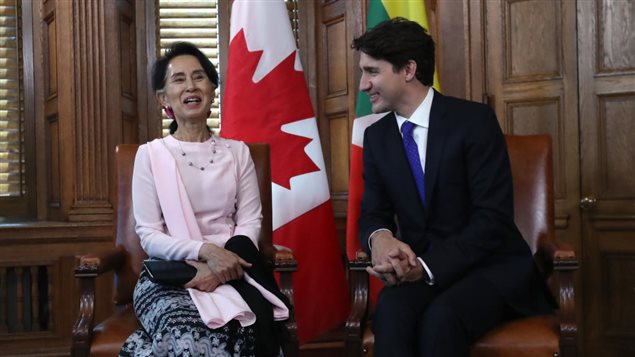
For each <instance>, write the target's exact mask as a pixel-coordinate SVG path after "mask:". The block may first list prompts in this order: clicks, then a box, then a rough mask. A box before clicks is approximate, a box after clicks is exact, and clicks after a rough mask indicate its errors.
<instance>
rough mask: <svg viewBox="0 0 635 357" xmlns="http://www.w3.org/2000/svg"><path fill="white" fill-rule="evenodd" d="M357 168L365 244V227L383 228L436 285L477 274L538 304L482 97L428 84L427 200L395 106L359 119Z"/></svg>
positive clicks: (528, 306)
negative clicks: (362, 125)
mask: <svg viewBox="0 0 635 357" xmlns="http://www.w3.org/2000/svg"><path fill="white" fill-rule="evenodd" d="M363 170H364V171H363V174H364V194H363V197H362V207H361V216H360V221H359V225H360V227H359V228H360V229H359V231H360V240H361V244H362V247H364V248H365V249H366V251H367V252H368V251H369V247H368V237H369V235H370V234H371V233H372V232H374V231H375V230H377V229H379V228H388V229H390V230H391V231H392V232H393V234H395V235H396V236H397V237H399V239H401V240H402V241H404V242H406V243H407V244H409V245H410V247H411V248H412V249H413V251H414V252H415V253H416V254H417V256H419V257H421V258H423V260H424V261H425V262H426V264H427V265H428V267H429V268H430V270H431V272H432V274H433V275H434V278H435V281H436V284H437V285H439V286H440V287H441V288H447V287H448V286H451V285H452V284H453V283H454V282H456V281H457V280H459V279H461V278H462V277H463V276H465V275H466V274H481V275H482V276H483V277H485V278H486V279H488V280H489V281H491V282H492V283H493V284H494V286H496V288H497V289H498V290H499V291H500V292H501V293H502V295H503V296H504V297H505V299H506V301H508V303H510V305H511V306H513V307H515V308H516V310H518V311H519V312H521V313H526V314H532V313H535V312H537V310H544V307H545V306H546V305H545V301H546V300H545V297H544V289H543V288H542V287H541V286H539V285H544V284H542V283H541V282H540V280H542V279H541V278H540V277H539V276H538V275H537V274H538V273H537V269H536V267H535V264H534V262H533V257H532V254H531V251H530V249H529V246H528V245H527V243H526V242H525V241H524V239H523V238H522V236H521V234H520V232H519V231H518V229H517V228H516V225H515V223H514V205H513V188H512V177H511V169H510V165H509V157H508V155H507V147H506V144H505V138H504V135H503V133H502V131H501V129H500V126H499V124H498V121H497V120H496V116H495V114H494V112H493V111H492V110H491V109H490V108H489V107H488V106H486V105H483V104H480V103H475V102H469V101H465V100H461V99H457V98H452V97H446V96H443V95H441V94H439V93H438V92H435V94H434V98H433V101H432V108H431V112H430V124H429V128H428V145H427V153H426V167H425V170H424V172H425V194H426V196H425V206H424V205H422V203H421V201H420V199H419V195H418V194H417V188H416V186H415V181H414V178H413V176H412V172H411V169H410V166H409V163H408V159H407V158H406V154H405V151H404V148H403V143H402V138H401V135H400V132H399V128H398V126H397V122H396V120H395V116H394V114H392V113H390V114H388V115H386V116H384V117H383V118H382V119H380V120H379V121H377V122H376V123H374V124H373V125H371V126H370V127H368V128H367V129H366V133H365V136H364V165H363ZM538 295H541V296H543V297H542V298H540V297H538ZM537 300H540V301H537ZM547 305H548V304H547Z"/></svg>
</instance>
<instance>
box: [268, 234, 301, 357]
mask: <svg viewBox="0 0 635 357" xmlns="http://www.w3.org/2000/svg"><path fill="white" fill-rule="evenodd" d="M273 266H274V268H273V270H274V271H275V272H278V273H279V274H280V291H281V292H282V293H283V294H284V295H285V296H286V297H287V299H289V302H290V303H291V305H292V306H293V305H294V302H293V281H292V273H293V272H295V271H297V270H298V264H297V262H296V260H295V257H294V256H293V251H292V250H291V249H290V248H287V247H285V246H281V245H274V252H273ZM286 326H287V330H288V331H289V341H290V342H288V343H286V344H285V349H284V351H283V352H284V355H285V356H289V357H297V356H298V355H299V353H300V352H299V351H300V346H299V344H298V324H297V322H296V320H295V316H294V312H293V311H289V320H287V322H286Z"/></svg>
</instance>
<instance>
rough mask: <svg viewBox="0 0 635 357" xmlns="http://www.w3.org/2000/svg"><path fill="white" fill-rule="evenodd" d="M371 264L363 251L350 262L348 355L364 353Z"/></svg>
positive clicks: (347, 324)
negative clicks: (368, 269)
mask: <svg viewBox="0 0 635 357" xmlns="http://www.w3.org/2000/svg"><path fill="white" fill-rule="evenodd" d="M370 265H371V262H370V259H369V257H368V254H366V253H365V252H363V251H358V252H357V253H356V256H355V260H351V261H349V262H348V279H349V286H350V294H351V300H352V301H351V312H350V314H349V315H348V318H347V319H346V327H345V329H346V355H347V356H353V355H357V354H359V353H361V351H362V345H361V342H362V336H363V333H364V328H365V323H366V319H367V317H368V314H369V311H368V310H369V294H370V291H369V281H368V273H367V272H366V267H367V266H370Z"/></svg>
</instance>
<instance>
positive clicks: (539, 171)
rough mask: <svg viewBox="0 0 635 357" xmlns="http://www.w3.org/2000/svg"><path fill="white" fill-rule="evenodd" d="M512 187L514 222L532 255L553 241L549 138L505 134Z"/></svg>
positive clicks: (544, 136)
mask: <svg viewBox="0 0 635 357" xmlns="http://www.w3.org/2000/svg"><path fill="white" fill-rule="evenodd" d="M505 140H506V141H507V151H508V153H509V160H510V165H511V170H512V180H513V184H514V220H515V222H516V226H517V227H518V229H519V230H520V233H521V234H522V235H523V238H525V240H526V241H527V244H528V245H529V247H530V248H531V252H532V253H533V254H535V253H536V251H537V250H538V249H537V248H538V247H539V246H540V244H541V242H543V241H545V240H549V241H552V240H554V207H553V173H552V170H553V168H552V157H551V155H552V148H551V138H550V137H549V136H548V135H506V136H505Z"/></svg>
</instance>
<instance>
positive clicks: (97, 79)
mask: <svg viewBox="0 0 635 357" xmlns="http://www.w3.org/2000/svg"><path fill="white" fill-rule="evenodd" d="M72 6H73V7H72V10H71V11H72V14H73V16H72V19H73V21H72V27H73V29H74V31H73V33H72V37H71V38H72V41H69V42H72V43H73V47H72V55H73V56H72V57H70V58H68V59H67V60H69V61H71V62H72V63H73V64H74V68H75V70H74V72H71V73H74V76H72V78H73V84H74V87H73V88H72V89H71V90H70V91H68V92H65V93H64V94H65V96H66V95H71V94H73V93H74V94H75V95H72V96H73V100H74V107H73V108H72V109H71V111H73V112H74V116H73V117H74V119H75V120H74V127H75V138H74V141H72V143H73V144H74V145H75V148H76V150H75V154H76V155H75V157H74V159H75V160H74V161H75V162H74V166H75V177H74V178H75V185H74V190H73V191H74V192H73V196H74V199H73V204H72V207H71V209H70V210H69V212H68V219H69V220H70V221H100V220H101V221H112V218H113V209H112V205H111V203H110V191H111V189H110V187H111V184H110V175H109V172H110V171H111V167H113V166H112V165H110V164H109V157H112V156H113V155H112V154H111V152H112V151H113V149H114V147H111V144H110V142H109V138H110V137H111V135H112V134H111V133H110V130H109V122H117V121H119V120H120V118H121V114H120V111H119V110H117V111H115V109H116V108H120V103H119V101H118V100H117V99H118V96H116V95H113V94H114V91H113V90H112V86H113V85H115V86H116V85H118V84H119V83H120V81H121V80H120V75H121V72H120V68H119V63H118V61H117V59H118V56H117V54H118V52H116V51H113V50H114V49H116V48H117V47H116V46H113V45H110V44H113V43H115V44H116V40H117V39H118V38H117V37H115V38H114V39H113V36H114V34H116V28H115V29H113V28H112V27H111V26H112V25H113V24H114V25H115V26H116V25H117V24H118V22H117V21H113V20H114V19H116V17H112V15H114V14H112V10H110V9H112V7H113V6H114V4H113V3H112V2H111V1H104V0H99V1H73V2H72ZM108 11H110V13H108ZM110 14H112V15H110ZM108 15H110V16H108ZM107 17H108V18H109V19H111V20H108V21H107V20H106V19H107ZM113 57H114V58H115V60H114V61H113V60H112V58H113Z"/></svg>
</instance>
